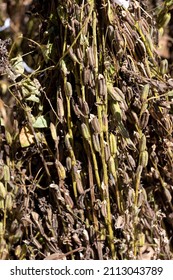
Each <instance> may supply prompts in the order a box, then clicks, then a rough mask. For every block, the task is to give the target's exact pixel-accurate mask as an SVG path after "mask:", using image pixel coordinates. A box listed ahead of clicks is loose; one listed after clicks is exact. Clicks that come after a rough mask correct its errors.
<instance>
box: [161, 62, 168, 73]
mask: <svg viewBox="0 0 173 280" xmlns="http://www.w3.org/2000/svg"><path fill="white" fill-rule="evenodd" d="M160 73H161V74H162V75H164V74H167V73H168V60H167V59H163V60H162V61H161V62H160Z"/></svg>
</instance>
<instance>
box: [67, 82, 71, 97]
mask: <svg viewBox="0 0 173 280" xmlns="http://www.w3.org/2000/svg"><path fill="white" fill-rule="evenodd" d="M65 94H66V96H67V97H72V94H73V90H72V85H71V84H70V83H69V82H67V83H66V84H65Z"/></svg>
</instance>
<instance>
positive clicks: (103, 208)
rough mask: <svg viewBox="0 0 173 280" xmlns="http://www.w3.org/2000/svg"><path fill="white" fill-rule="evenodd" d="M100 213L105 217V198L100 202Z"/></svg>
mask: <svg viewBox="0 0 173 280" xmlns="http://www.w3.org/2000/svg"><path fill="white" fill-rule="evenodd" d="M101 213H102V215H103V217H105V218H106V217H107V202H106V200H105V199H104V200H103V201H102V202H101Z"/></svg>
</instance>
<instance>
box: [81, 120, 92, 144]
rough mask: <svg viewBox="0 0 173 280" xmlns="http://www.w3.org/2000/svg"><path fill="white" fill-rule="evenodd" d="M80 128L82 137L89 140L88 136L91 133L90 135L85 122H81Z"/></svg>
mask: <svg viewBox="0 0 173 280" xmlns="http://www.w3.org/2000/svg"><path fill="white" fill-rule="evenodd" d="M81 129H82V135H83V137H84V138H85V139H86V140H87V141H89V140H90V138H91V135H90V132H89V130H88V127H87V126H86V124H85V123H82V124H81Z"/></svg>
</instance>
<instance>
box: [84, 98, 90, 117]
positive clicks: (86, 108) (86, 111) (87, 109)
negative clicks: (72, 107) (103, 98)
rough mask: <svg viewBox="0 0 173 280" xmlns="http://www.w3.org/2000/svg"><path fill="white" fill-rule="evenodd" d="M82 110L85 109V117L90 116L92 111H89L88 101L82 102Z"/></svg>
mask: <svg viewBox="0 0 173 280" xmlns="http://www.w3.org/2000/svg"><path fill="white" fill-rule="evenodd" d="M82 109H83V114H84V115H85V116H88V115H89V112H90V110H89V106H88V103H87V102H86V101H83V102H82Z"/></svg>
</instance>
